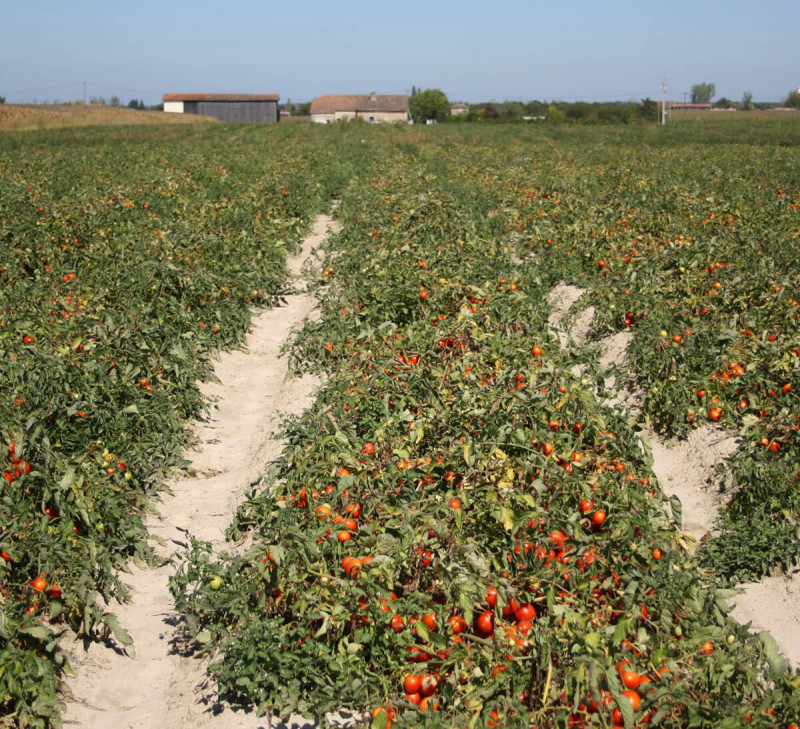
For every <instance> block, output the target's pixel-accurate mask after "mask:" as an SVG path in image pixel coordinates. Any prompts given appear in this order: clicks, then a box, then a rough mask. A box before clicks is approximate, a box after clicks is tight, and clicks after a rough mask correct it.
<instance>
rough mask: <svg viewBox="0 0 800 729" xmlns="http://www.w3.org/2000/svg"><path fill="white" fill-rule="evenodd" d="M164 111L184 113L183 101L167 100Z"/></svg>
mask: <svg viewBox="0 0 800 729" xmlns="http://www.w3.org/2000/svg"><path fill="white" fill-rule="evenodd" d="M164 111H169V112H172V113H173V114H183V102H182V101H165V102H164Z"/></svg>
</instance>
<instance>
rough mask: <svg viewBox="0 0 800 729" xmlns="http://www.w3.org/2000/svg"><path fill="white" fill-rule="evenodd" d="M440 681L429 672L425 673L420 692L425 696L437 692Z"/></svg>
mask: <svg viewBox="0 0 800 729" xmlns="http://www.w3.org/2000/svg"><path fill="white" fill-rule="evenodd" d="M438 685H439V682H438V681H437V680H436V679H435V678H434V677H433V676H431V675H430V674H429V673H424V674H423V675H422V679H421V682H420V689H419V692H420V694H422V695H423V696H433V694H435V693H436V687H437V686H438Z"/></svg>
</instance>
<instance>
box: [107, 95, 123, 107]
mask: <svg viewBox="0 0 800 729" xmlns="http://www.w3.org/2000/svg"><path fill="white" fill-rule="evenodd" d="M108 105H109V106H122V102H121V101H120V100H119V96H112V97H111V98H110V99H109V101H108Z"/></svg>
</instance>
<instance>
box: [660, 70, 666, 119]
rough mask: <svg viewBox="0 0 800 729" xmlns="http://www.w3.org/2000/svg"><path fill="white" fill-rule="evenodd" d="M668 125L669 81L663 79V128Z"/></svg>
mask: <svg viewBox="0 0 800 729" xmlns="http://www.w3.org/2000/svg"><path fill="white" fill-rule="evenodd" d="M666 123H667V79H666V78H664V79H661V126H662V127H663V126H665V125H666Z"/></svg>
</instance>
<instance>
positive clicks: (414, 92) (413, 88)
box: [411, 86, 417, 99]
mask: <svg viewBox="0 0 800 729" xmlns="http://www.w3.org/2000/svg"><path fill="white" fill-rule="evenodd" d="M416 95H417V87H416V86H412V87H411V98H412V99H413V98H414V97H415V96H416Z"/></svg>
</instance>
